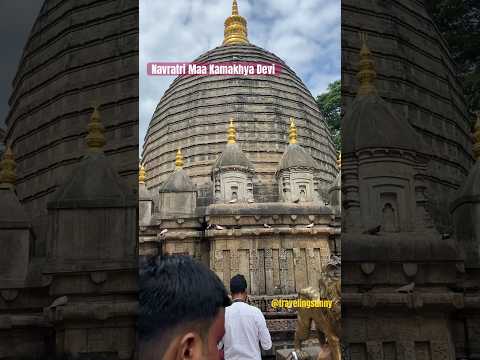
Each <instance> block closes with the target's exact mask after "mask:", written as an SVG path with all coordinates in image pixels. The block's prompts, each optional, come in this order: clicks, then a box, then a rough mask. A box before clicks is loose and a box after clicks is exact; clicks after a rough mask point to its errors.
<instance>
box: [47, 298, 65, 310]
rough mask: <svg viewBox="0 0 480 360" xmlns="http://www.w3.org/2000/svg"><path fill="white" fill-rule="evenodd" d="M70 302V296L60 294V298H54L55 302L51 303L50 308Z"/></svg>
mask: <svg viewBox="0 0 480 360" xmlns="http://www.w3.org/2000/svg"><path fill="white" fill-rule="evenodd" d="M67 303H68V297H66V296H60V297H59V298H56V299H55V300H53V302H52V303H51V304H50V306H49V308H54V307H57V306H61V305H66V304H67Z"/></svg>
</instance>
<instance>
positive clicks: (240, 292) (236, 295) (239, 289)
mask: <svg viewBox="0 0 480 360" xmlns="http://www.w3.org/2000/svg"><path fill="white" fill-rule="evenodd" d="M230 293H231V294H232V298H233V299H242V300H245V299H246V298H247V280H245V276H243V275H241V274H237V275H235V276H234V277H232V278H231V279H230Z"/></svg>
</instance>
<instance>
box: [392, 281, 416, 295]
mask: <svg viewBox="0 0 480 360" xmlns="http://www.w3.org/2000/svg"><path fill="white" fill-rule="evenodd" d="M413 289H415V283H414V282H412V283H410V284H408V285H404V286H402V287H399V288H398V289H395V292H398V293H406V294H409V293H411V292H413Z"/></svg>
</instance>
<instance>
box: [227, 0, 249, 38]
mask: <svg viewBox="0 0 480 360" xmlns="http://www.w3.org/2000/svg"><path fill="white" fill-rule="evenodd" d="M247 35H248V32H247V20H245V18H244V17H242V16H240V15H239V14H238V4H237V0H233V3H232V15H231V16H229V17H228V18H227V20H225V31H224V39H223V45H239V44H248V36H247Z"/></svg>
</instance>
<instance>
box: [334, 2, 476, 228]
mask: <svg viewBox="0 0 480 360" xmlns="http://www.w3.org/2000/svg"><path fill="white" fill-rule="evenodd" d="M359 24H361V29H362V31H365V32H366V33H367V35H368V45H369V48H370V50H371V51H372V53H373V60H374V61H375V68H376V72H377V74H378V77H377V89H378V91H379V95H380V96H381V97H382V98H383V99H384V100H385V101H386V102H387V103H389V104H390V105H391V107H392V110H393V111H394V112H395V113H396V114H398V116H399V117H400V118H401V120H402V121H408V122H410V124H411V125H412V126H413V128H414V129H415V130H416V132H417V133H418V134H419V136H420V137H421V138H422V139H423V143H424V144H425V152H427V153H428V154H429V155H431V161H430V164H429V168H428V176H427V182H428V185H429V187H430V190H431V192H432V193H434V194H435V198H432V199H431V201H432V204H431V205H432V208H431V209H432V214H433V216H434V217H435V219H436V222H437V224H439V223H443V224H444V225H447V224H445V221H446V220H445V219H447V218H448V216H449V215H448V208H449V204H450V201H452V200H453V198H454V196H455V195H454V194H455V192H456V189H458V188H459V187H460V186H461V185H462V184H463V182H464V181H465V179H466V176H467V175H468V170H469V169H470V168H471V165H472V153H471V138H470V126H471V125H470V122H469V119H468V113H467V107H466V105H465V102H464V100H463V95H462V88H461V84H460V82H459V81H457V78H456V73H457V70H456V69H455V65H454V63H453V61H452V59H451V56H450V54H449V51H448V48H447V44H446V43H445V41H444V40H443V39H442V37H441V35H440V34H439V32H438V30H437V28H436V26H435V24H434V23H433V21H432V19H431V18H430V16H429V15H428V13H427V11H426V9H425V4H424V1H406V2H404V1H371V0H342V102H343V106H344V109H345V110H346V111H347V112H348V108H349V106H350V105H351V104H352V102H353V100H354V98H355V96H356V94H357V90H358V85H359V83H358V81H357V79H356V75H357V72H358V61H359V52H360V47H361V41H360V39H359V34H358V32H359ZM343 138H344V144H346V143H348V139H347V137H346V135H344V136H343Z"/></svg>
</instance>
